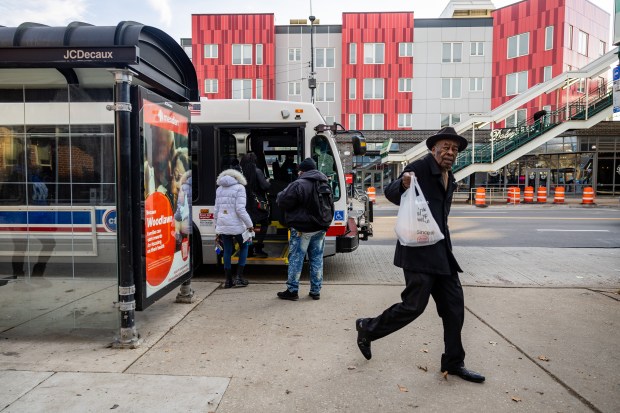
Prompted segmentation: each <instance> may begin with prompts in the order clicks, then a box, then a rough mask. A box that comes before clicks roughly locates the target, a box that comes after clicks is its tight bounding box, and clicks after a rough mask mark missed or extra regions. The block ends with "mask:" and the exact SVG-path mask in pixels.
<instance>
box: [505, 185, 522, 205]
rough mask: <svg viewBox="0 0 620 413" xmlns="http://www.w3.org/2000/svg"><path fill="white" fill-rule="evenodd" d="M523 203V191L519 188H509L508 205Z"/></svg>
mask: <svg viewBox="0 0 620 413" xmlns="http://www.w3.org/2000/svg"><path fill="white" fill-rule="evenodd" d="M520 202H521V189H519V187H518V186H511V187H510V188H508V203H509V204H518V203H520Z"/></svg>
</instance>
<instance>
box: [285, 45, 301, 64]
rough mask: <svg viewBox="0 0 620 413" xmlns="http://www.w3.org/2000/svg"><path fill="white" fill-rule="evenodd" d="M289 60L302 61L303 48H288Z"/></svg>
mask: <svg viewBox="0 0 620 413" xmlns="http://www.w3.org/2000/svg"><path fill="white" fill-rule="evenodd" d="M288 61H289V62H299V61H301V49H300V48H299V47H291V48H289V49H288Z"/></svg>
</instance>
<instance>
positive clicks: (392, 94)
mask: <svg viewBox="0 0 620 413" xmlns="http://www.w3.org/2000/svg"><path fill="white" fill-rule="evenodd" d="M401 42H407V43H411V42H413V13H412V12H394V13H391V12H385V13H343V15H342V54H343V56H342V96H343V99H342V123H343V125H345V126H346V127H347V128H349V125H348V122H349V115H350V114H355V115H357V123H358V124H357V125H356V126H357V129H362V127H363V125H362V120H363V115H364V114H383V115H384V129H398V114H399V113H411V108H412V93H411V92H398V79H399V78H413V58H411V57H399V56H398V53H399V43H401ZM351 43H356V44H357V63H356V64H350V63H349V61H350V60H349V45H350V44H351ZM365 43H384V44H385V49H384V50H385V54H384V63H383V64H364V44H365ZM352 78H355V79H357V87H356V92H357V93H356V97H357V98H356V99H353V100H351V99H349V98H348V97H349V90H348V88H349V79H352ZM369 78H375V79H378V78H381V79H384V83H383V85H384V99H381V100H371V99H364V98H363V97H364V79H369Z"/></svg>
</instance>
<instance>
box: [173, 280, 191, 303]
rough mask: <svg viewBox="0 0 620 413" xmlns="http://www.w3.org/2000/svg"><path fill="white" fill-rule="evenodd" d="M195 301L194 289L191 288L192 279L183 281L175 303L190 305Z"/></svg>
mask: <svg viewBox="0 0 620 413" xmlns="http://www.w3.org/2000/svg"><path fill="white" fill-rule="evenodd" d="M195 301H196V297H195V296H194V289H193V288H192V279H191V278H190V279H189V280H187V281H185V282H184V283H183V284H181V287H180V288H179V292H178V293H177V298H176V300H175V302H176V303H181V304H191V303H193V302H195Z"/></svg>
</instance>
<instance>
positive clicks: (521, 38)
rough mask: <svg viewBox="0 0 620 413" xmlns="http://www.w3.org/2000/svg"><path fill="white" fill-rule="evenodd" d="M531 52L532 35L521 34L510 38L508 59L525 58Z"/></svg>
mask: <svg viewBox="0 0 620 413" xmlns="http://www.w3.org/2000/svg"><path fill="white" fill-rule="evenodd" d="M529 51H530V34H529V33H521V34H518V35H516V36H512V37H509V38H508V59H512V58H515V57H519V56H525V55H526V54H528V53H529Z"/></svg>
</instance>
